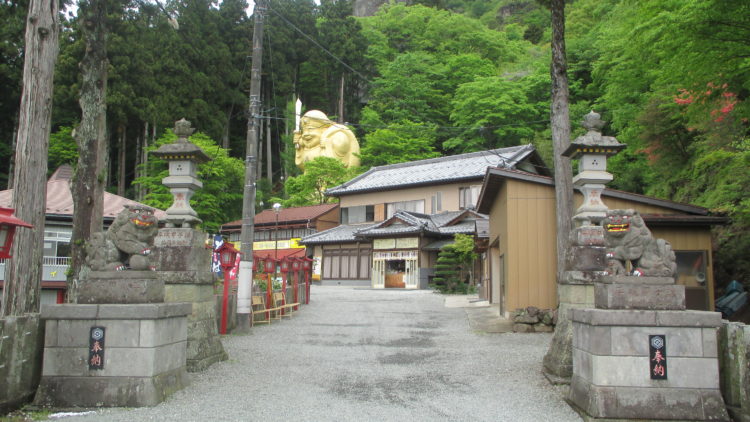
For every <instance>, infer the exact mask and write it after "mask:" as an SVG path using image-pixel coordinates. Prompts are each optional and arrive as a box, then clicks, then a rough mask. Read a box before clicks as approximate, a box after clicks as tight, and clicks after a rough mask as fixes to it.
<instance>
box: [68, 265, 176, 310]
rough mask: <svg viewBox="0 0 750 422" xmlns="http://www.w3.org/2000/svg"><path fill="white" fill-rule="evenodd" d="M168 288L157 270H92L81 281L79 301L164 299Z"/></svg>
mask: <svg viewBox="0 0 750 422" xmlns="http://www.w3.org/2000/svg"><path fill="white" fill-rule="evenodd" d="M164 292H165V290H164V281H163V280H160V279H158V278H157V277H156V274H155V273H154V272H153V271H91V272H90V273H89V274H88V277H87V278H86V279H82V280H81V281H80V284H79V286H78V303H79V304H96V303H163V302H164Z"/></svg>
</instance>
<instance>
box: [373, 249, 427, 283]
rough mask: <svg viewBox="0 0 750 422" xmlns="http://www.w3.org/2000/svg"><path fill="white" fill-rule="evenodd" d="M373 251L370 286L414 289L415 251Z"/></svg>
mask: <svg viewBox="0 0 750 422" xmlns="http://www.w3.org/2000/svg"><path fill="white" fill-rule="evenodd" d="M410 252H411V251H409V252H385V253H382V252H381V253H378V252H376V253H374V254H373V260H372V287H374V288H381V289H383V288H389V289H416V288H417V281H418V274H417V254H416V252H414V253H410Z"/></svg>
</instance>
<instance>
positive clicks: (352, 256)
mask: <svg viewBox="0 0 750 422" xmlns="http://www.w3.org/2000/svg"><path fill="white" fill-rule="evenodd" d="M369 278H370V249H359V250H357V249H326V250H324V251H323V279H324V280H325V279H328V280H336V279H339V280H343V279H349V280H357V279H360V280H362V279H369Z"/></svg>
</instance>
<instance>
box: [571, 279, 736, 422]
mask: <svg viewBox="0 0 750 422" xmlns="http://www.w3.org/2000/svg"><path fill="white" fill-rule="evenodd" d="M602 281H603V283H596V285H595V305H596V308H597V309H574V310H572V311H571V315H570V318H571V322H572V326H573V378H572V382H571V387H570V391H569V393H568V401H569V402H570V403H571V404H572V405H573V406H574V407H575V408H577V410H579V412H581V414H582V416H583V417H584V419H586V420H612V419H638V420H686V421H688V420H689V421H693V420H716V421H728V420H729V418H728V416H727V412H726V409H725V406H724V401H723V400H722V397H721V391H720V389H719V363H718V351H717V328H718V327H719V325H720V323H721V314H719V313H716V312H702V311H684V310H678V309H685V290H684V288H683V286H676V285H674V284H673V283H674V279H672V278H669V277H631V276H625V277H603V278H602ZM656 335H658V336H663V338H664V341H665V343H666V346H665V347H664V348H663V349H659V350H660V357H661V356H662V354H661V353H663V357H665V358H666V361H665V362H666V370H665V372H664V373H665V374H666V379H653V378H652V372H654V374H659V372H658V371H655V370H654V369H652V367H651V363H652V361H653V360H654V359H656V358H652V353H653V352H652V350H651V348H652V347H654V346H653V343H652V342H651V338H650V336H656ZM654 356H655V355H654ZM659 362H661V361H658V362H656V363H659Z"/></svg>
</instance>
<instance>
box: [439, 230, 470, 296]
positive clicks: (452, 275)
mask: <svg viewBox="0 0 750 422" xmlns="http://www.w3.org/2000/svg"><path fill="white" fill-rule="evenodd" d="M476 259H477V254H476V253H475V252H474V237H473V236H470V235H464V234H457V235H456V236H455V242H454V243H452V244H449V245H445V246H443V248H442V249H441V250H440V252H439V253H438V259H437V262H436V264H435V277H433V279H432V283H433V284H432V287H433V288H435V289H437V290H438V291H440V292H441V293H458V294H467V293H471V292H472V291H473V289H474V286H473V283H471V282H466V281H465V280H466V279H467V275H466V274H465V273H466V271H471V268H472V266H473V263H474V261H475V260H476ZM468 278H471V274H469V276H468Z"/></svg>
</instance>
